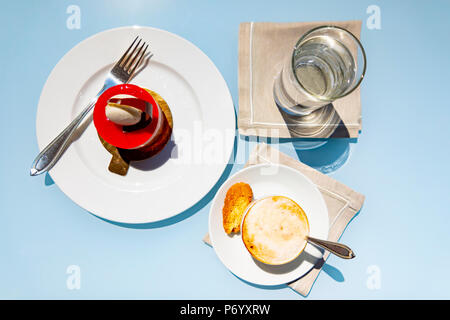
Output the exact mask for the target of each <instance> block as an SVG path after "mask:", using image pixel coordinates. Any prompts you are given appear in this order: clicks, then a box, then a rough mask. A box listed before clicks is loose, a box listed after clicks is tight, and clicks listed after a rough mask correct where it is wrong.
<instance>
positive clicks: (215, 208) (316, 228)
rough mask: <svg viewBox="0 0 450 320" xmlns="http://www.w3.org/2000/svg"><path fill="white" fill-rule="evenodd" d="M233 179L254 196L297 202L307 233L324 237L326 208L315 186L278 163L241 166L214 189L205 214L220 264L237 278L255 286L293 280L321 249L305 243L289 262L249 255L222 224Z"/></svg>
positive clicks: (319, 237) (318, 257)
mask: <svg viewBox="0 0 450 320" xmlns="http://www.w3.org/2000/svg"><path fill="white" fill-rule="evenodd" d="M237 182H246V183H248V184H249V185H250V187H251V188H252V190H253V196H254V199H260V198H262V197H265V196H271V195H282V196H287V197H289V198H291V199H292V200H294V201H295V202H297V203H298V204H299V205H300V206H301V207H302V209H303V210H304V211H305V213H306V215H307V217H308V222H309V226H310V233H309V235H310V236H312V237H314V238H318V239H327V238H328V209H327V206H326V204H325V201H324V200H323V197H322V194H321V193H320V192H319V190H318V189H317V187H316V186H315V185H314V184H313V183H312V182H311V180H309V179H308V178H307V177H306V176H304V175H303V174H302V173H301V172H299V171H297V170H295V169H292V168H290V167H287V166H284V165H278V164H259V165H254V166H250V167H248V168H245V169H243V170H241V171H239V172H237V173H236V174H234V175H233V176H232V177H231V178H229V179H228V180H227V181H226V182H225V183H224V184H223V185H222V186H221V187H220V189H219V191H218V192H217V194H216V196H215V198H214V200H213V203H212V206H211V210H210V213H209V235H210V238H211V244H212V246H213V248H214V250H215V251H216V254H217V255H218V256H219V259H220V260H221V261H222V263H223V264H224V265H225V266H226V267H227V268H228V269H229V270H230V271H231V272H232V273H234V274H235V275H236V276H238V277H239V278H241V279H243V280H245V281H248V282H251V283H255V284H258V285H267V286H270V285H280V284H286V283H288V282H291V281H294V280H296V279H298V278H300V277H302V276H303V275H305V274H306V273H307V272H309V271H310V270H311V269H312V268H313V267H314V265H315V263H316V262H317V261H318V259H321V258H322V256H323V250H321V249H318V248H317V247H315V246H313V245H311V244H309V243H308V244H307V245H306V247H305V250H304V251H303V252H302V253H301V254H300V255H299V256H298V257H297V258H296V259H295V260H293V261H292V262H289V263H287V264H284V265H279V266H274V265H267V264H264V263H262V262H259V261H257V260H255V259H253V258H252V256H251V255H250V253H249V252H248V251H247V249H246V248H245V245H244V243H243V241H242V238H241V234H240V233H239V234H235V235H233V236H229V235H228V234H226V233H225V231H224V229H223V223H222V208H223V203H224V200H225V195H226V193H227V190H228V189H229V188H230V187H231V186H232V185H233V184H235V183H237Z"/></svg>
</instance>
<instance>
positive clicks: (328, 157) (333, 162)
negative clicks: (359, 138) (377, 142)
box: [292, 138, 356, 174]
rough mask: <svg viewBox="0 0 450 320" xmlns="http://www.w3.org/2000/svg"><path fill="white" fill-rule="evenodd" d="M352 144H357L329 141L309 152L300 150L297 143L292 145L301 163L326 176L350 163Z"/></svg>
mask: <svg viewBox="0 0 450 320" xmlns="http://www.w3.org/2000/svg"><path fill="white" fill-rule="evenodd" d="M350 143H356V139H344V138H335V139H334V138H332V139H327V140H326V141H324V143H323V144H322V145H320V146H319V147H317V148H314V149H307V150H305V149H302V148H298V147H297V146H296V142H293V143H292V144H293V146H294V148H295V152H296V153H297V155H298V158H299V160H300V161H301V162H303V163H304V164H307V165H308V166H310V167H312V168H314V169H316V170H318V171H320V172H322V173H325V174H326V173H331V172H334V171H336V170H337V169H339V168H341V167H342V166H343V165H344V164H345V163H346V162H347V161H348V159H349V157H350Z"/></svg>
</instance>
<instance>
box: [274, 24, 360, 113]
mask: <svg viewBox="0 0 450 320" xmlns="http://www.w3.org/2000/svg"><path fill="white" fill-rule="evenodd" d="M365 72H366V54H365V52H364V48H363V46H362V45H361V43H360V42H359V40H358V38H357V37H355V36H354V35H353V34H352V33H351V32H350V31H348V30H346V29H343V28H340V27H336V26H320V27H317V28H314V29H312V30H310V31H308V32H307V33H305V34H304V35H303V36H302V37H301V38H300V39H299V40H298V41H297V44H296V45H295V47H294V50H293V52H292V54H291V55H289V56H287V57H286V59H285V61H284V64H283V68H282V70H281V71H280V73H279V74H278V76H277V77H276V78H275V82H274V87H273V94H274V99H275V102H276V104H277V105H278V107H279V108H281V109H282V110H283V111H285V112H286V113H288V114H290V115H296V116H305V115H309V114H311V112H313V111H315V110H317V109H319V108H321V107H323V106H325V105H327V104H329V103H331V102H333V101H334V100H336V99H338V98H342V97H344V96H346V95H348V94H350V93H351V92H353V91H354V90H355V89H356V88H357V87H358V86H359V84H360V83H361V81H362V79H363V78H364V74H365Z"/></svg>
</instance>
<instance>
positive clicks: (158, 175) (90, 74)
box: [36, 27, 235, 223]
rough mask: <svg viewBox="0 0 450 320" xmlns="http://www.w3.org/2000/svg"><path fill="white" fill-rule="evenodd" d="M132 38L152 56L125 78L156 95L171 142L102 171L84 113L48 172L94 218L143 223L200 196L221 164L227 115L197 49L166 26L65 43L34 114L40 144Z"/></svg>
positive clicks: (230, 112)
mask: <svg viewBox="0 0 450 320" xmlns="http://www.w3.org/2000/svg"><path fill="white" fill-rule="evenodd" d="M136 36H140V37H141V38H143V39H144V40H145V41H147V42H149V43H150V49H151V51H152V53H153V54H154V55H153V57H152V59H151V60H150V61H149V63H148V65H147V67H146V68H145V69H143V70H142V71H141V72H140V73H139V74H138V75H137V76H136V77H135V78H134V79H132V81H131V83H133V84H136V85H138V86H141V87H144V88H148V89H151V90H153V91H155V92H157V93H159V94H160V95H161V96H162V97H163V98H164V99H165V100H166V101H167V103H168V105H169V107H170V108H171V111H172V114H173V122H174V130H173V136H172V140H173V141H171V142H169V143H168V145H167V146H166V147H165V149H164V150H163V151H162V152H161V153H160V154H158V155H156V156H155V157H153V158H150V159H147V160H144V161H140V162H132V163H131V165H130V168H129V171H128V174H127V175H126V176H119V175H117V174H114V173H111V172H109V171H108V164H109V161H110V159H111V155H110V154H109V153H108V152H107V151H106V149H105V148H103V146H102V145H101V143H100V141H99V138H98V136H97V132H96V130H95V127H94V124H93V123H92V117H91V119H89V121H87V122H86V124H87V126H86V127H85V128H83V129H84V131H82V130H81V131H80V132H82V133H81V135H80V136H79V137H78V138H77V139H76V140H75V141H74V142H73V143H72V144H71V146H70V147H69V148H68V149H67V150H66V152H65V153H64V155H63V156H62V158H61V159H60V160H59V162H58V163H57V164H56V165H55V166H54V168H53V169H52V170H51V171H50V175H51V177H52V178H53V180H54V181H55V183H56V184H57V185H58V186H59V188H60V189H61V190H62V191H63V192H64V193H65V194H66V195H67V196H68V197H69V198H71V199H72V200H73V201H74V202H75V203H77V204H78V205H80V206H81V207H82V208H84V209H86V210H88V211H89V212H91V213H93V214H95V215H97V216H100V217H102V218H105V219H108V220H112V221H117V222H122V223H148V222H155V221H160V220H163V219H167V218H169V217H172V216H174V215H176V214H178V213H180V212H182V211H184V210H186V209H188V208H190V207H191V206H193V205H194V204H195V203H197V202H198V201H199V200H201V199H202V198H203V197H204V196H205V195H206V194H207V193H208V191H209V190H211V188H212V187H213V186H214V184H215V183H216V182H217V181H218V179H219V178H220V176H221V174H222V173H223V171H224V169H225V167H226V165H227V164H228V162H229V159H230V155H231V153H232V150H233V145H234V138H235V113H234V106H233V101H232V98H231V95H230V92H229V90H228V87H227V84H226V82H225V80H224V79H223V77H222V75H221V74H220V72H219V71H218V70H217V68H216V67H215V65H214V64H213V62H212V61H211V60H210V59H209V58H208V57H207V56H206V55H205V54H204V53H203V52H202V51H201V50H200V49H198V48H197V47H196V46H194V45H193V44H192V43H190V42H188V41H187V40H185V39H183V38H181V37H179V36H177V35H175V34H172V33H170V32H167V31H163V30H159V29H155V28H149V27H123V28H118V29H112V30H108V31H104V32H101V33H98V34H96V35H94V36H92V37H90V38H88V39H86V40H84V41H82V42H81V43H79V44H78V45H77V46H75V47H74V48H72V49H71V50H70V51H69V52H68V53H67V54H66V55H65V56H64V57H63V58H62V59H61V60H60V61H59V62H58V64H57V65H56V66H55V68H54V69H53V71H52V72H51V74H50V76H49V77H48V80H47V82H46V84H45V86H44V88H43V91H42V94H41V97H40V100H39V106H38V112H37V119H36V134H37V140H38V144H39V148H40V149H41V150H42V149H43V148H44V147H45V146H46V145H47V144H48V143H49V142H50V141H51V140H52V139H53V138H54V137H55V136H56V135H57V134H58V133H59V132H61V130H63V129H64V128H65V126H66V125H67V124H68V123H69V122H70V121H71V120H72V119H73V118H75V116H76V115H77V114H78V113H79V112H80V111H81V110H82V109H83V108H84V107H85V106H86V105H87V103H88V102H89V100H90V99H92V98H93V97H94V96H95V95H96V94H97V92H98V90H99V89H100V88H101V86H102V84H103V81H104V79H105V77H106V75H107V73H108V72H109V70H110V69H111V68H112V66H113V65H114V64H115V62H116V61H117V60H118V59H119V58H120V57H121V55H122V54H123V52H124V51H125V50H126V49H127V48H128V46H129V45H130V43H131V42H132V41H133V39H134V38H135V37H136Z"/></svg>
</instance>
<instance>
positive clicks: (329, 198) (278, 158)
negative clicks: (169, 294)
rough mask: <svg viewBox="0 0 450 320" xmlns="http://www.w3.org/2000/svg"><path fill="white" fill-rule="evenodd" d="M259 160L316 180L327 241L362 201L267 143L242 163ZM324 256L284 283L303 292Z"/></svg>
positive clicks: (336, 237)
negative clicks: (323, 208)
mask: <svg viewBox="0 0 450 320" xmlns="http://www.w3.org/2000/svg"><path fill="white" fill-rule="evenodd" d="M259 163H280V164H284V165H287V166H289V167H291V168H294V169H296V170H298V171H300V172H301V173H303V174H304V175H306V176H307V177H308V178H309V179H311V181H313V182H314V183H315V184H316V186H317V187H318V189H319V190H320V192H321V193H322V196H323V198H324V200H325V203H326V204H327V207H328V217H329V220H330V229H329V232H328V240H330V241H338V240H339V238H340V237H341V235H342V233H343V232H344V230H345V228H346V227H347V225H348V223H349V222H350V221H351V220H352V218H353V217H354V216H355V215H356V214H357V213H358V211H359V210H360V209H361V207H362V205H363V202H364V196H363V195H362V194H360V193H358V192H356V191H354V190H352V189H350V188H349V187H347V186H346V185H344V184H342V183H340V182H338V181H336V180H334V179H332V178H330V177H329V176H327V175H324V174H323V173H321V172H319V171H317V170H315V169H313V168H311V167H309V166H307V165H306V164H303V163H301V162H299V161H297V160H295V159H293V158H291V157H289V156H287V155H286V154H284V153H282V152H280V151H278V150H276V149H273V148H271V147H269V146H268V145H267V144H259V145H258V146H257V147H256V148H255V150H253V152H252V153H251V155H250V158H249V160H248V162H247V163H246V167H247V166H251V165H255V164H259ZM203 241H204V242H205V243H207V244H209V245H211V242H210V239H209V235H208V234H207V235H206V236H205V237H204V238H203ZM328 256H329V253H328V252H326V253H325V254H324V257H323V260H321V261H319V262H318V263H316V265H315V266H314V268H313V269H312V270H311V271H310V272H309V273H307V274H306V275H304V276H303V277H302V278H300V279H298V280H296V281H294V282H291V283H288V285H289V287H291V288H292V289H293V290H295V291H297V292H298V293H300V294H301V295H303V296H307V295H308V293H309V291H310V290H311V288H312V286H313V284H314V281H315V280H316V278H317V276H318V274H319V272H320V270H321V268H322V265H323V264H324V263H325V260H326V259H327V258H328Z"/></svg>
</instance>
